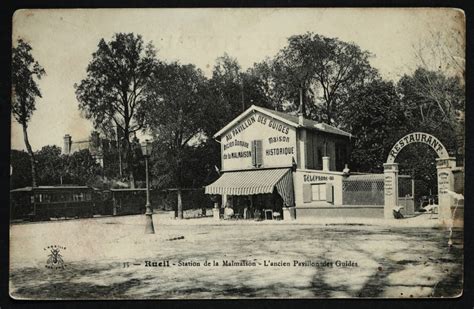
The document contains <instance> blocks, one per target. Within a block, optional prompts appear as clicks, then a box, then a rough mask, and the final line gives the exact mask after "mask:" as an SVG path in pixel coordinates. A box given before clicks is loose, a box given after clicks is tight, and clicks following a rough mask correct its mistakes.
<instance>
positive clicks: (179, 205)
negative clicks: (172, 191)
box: [178, 188, 183, 220]
mask: <svg viewBox="0 0 474 309" xmlns="http://www.w3.org/2000/svg"><path fill="white" fill-rule="evenodd" d="M178 219H179V220H182V219H183V201H182V197H181V188H178Z"/></svg>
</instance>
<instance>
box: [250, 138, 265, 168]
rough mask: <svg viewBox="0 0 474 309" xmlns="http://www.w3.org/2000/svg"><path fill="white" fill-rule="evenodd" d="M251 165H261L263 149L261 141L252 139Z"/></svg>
mask: <svg viewBox="0 0 474 309" xmlns="http://www.w3.org/2000/svg"><path fill="white" fill-rule="evenodd" d="M252 165H253V166H254V167H261V166H262V165H263V149H262V141H261V140H254V141H252Z"/></svg>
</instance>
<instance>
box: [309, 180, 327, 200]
mask: <svg viewBox="0 0 474 309" xmlns="http://www.w3.org/2000/svg"><path fill="white" fill-rule="evenodd" d="M311 199H312V200H313V201H325V200H326V184H325V183H318V184H314V185H311Z"/></svg>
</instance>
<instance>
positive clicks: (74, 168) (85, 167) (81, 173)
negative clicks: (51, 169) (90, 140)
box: [63, 149, 101, 185]
mask: <svg viewBox="0 0 474 309" xmlns="http://www.w3.org/2000/svg"><path fill="white" fill-rule="evenodd" d="M63 159H65V170H64V172H65V176H66V181H67V182H68V183H74V184H79V185H87V184H89V183H90V182H93V181H94V180H95V178H96V176H97V175H100V174H101V168H100V165H99V164H98V163H97V162H96V161H95V160H94V158H93V157H92V155H91V154H90V152H89V150H87V149H83V150H80V151H77V152H74V153H73V154H72V155H70V156H65V157H63Z"/></svg>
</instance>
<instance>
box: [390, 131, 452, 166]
mask: <svg viewBox="0 0 474 309" xmlns="http://www.w3.org/2000/svg"><path fill="white" fill-rule="evenodd" d="M413 143H423V144H426V145H429V146H430V147H431V148H433V149H434V151H436V153H437V154H438V157H440V158H447V157H448V156H449V155H448V152H447V150H446V148H445V147H444V146H443V144H441V142H440V141H439V140H438V139H437V138H436V137H434V136H433V135H431V134H428V133H423V132H415V133H410V134H407V135H405V136H404V137H402V138H401V139H399V140H398V142H396V143H395V145H394V146H393V147H392V150H390V153H389V155H388V158H387V163H394V162H395V158H396V157H397V155H398V154H399V153H400V151H401V150H402V149H403V148H405V147H406V146H408V145H410V144H413Z"/></svg>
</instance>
